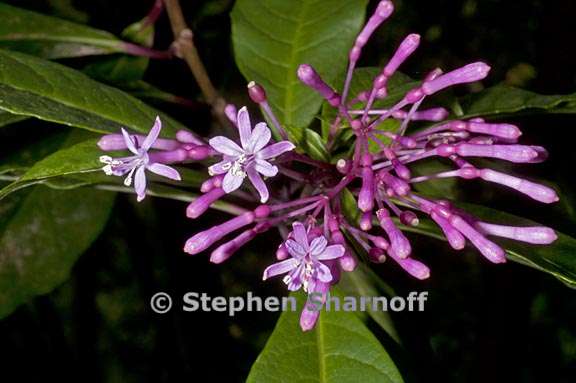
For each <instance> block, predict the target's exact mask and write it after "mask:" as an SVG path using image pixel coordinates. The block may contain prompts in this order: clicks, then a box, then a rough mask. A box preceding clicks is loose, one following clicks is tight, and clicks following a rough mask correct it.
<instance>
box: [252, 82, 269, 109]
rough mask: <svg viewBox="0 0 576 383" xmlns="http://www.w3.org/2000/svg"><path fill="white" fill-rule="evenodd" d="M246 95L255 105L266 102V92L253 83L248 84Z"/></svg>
mask: <svg viewBox="0 0 576 383" xmlns="http://www.w3.org/2000/svg"><path fill="white" fill-rule="evenodd" d="M248 95H249V96H250V98H251V99H252V101H254V102H255V103H256V104H261V103H263V102H264V101H266V91H265V90H264V88H262V87H261V86H260V85H258V84H256V83H255V82H254V81H250V82H249V83H248Z"/></svg>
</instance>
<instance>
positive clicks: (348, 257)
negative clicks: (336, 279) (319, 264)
mask: <svg viewBox="0 0 576 383" xmlns="http://www.w3.org/2000/svg"><path fill="white" fill-rule="evenodd" d="M338 263H339V264H340V267H341V268H342V270H344V271H354V270H355V269H356V266H358V261H357V260H356V258H355V257H354V256H353V255H352V254H350V252H348V251H346V252H345V253H344V255H343V256H341V257H340V258H338Z"/></svg>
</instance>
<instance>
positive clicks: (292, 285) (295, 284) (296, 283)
mask: <svg viewBox="0 0 576 383" xmlns="http://www.w3.org/2000/svg"><path fill="white" fill-rule="evenodd" d="M303 275H304V263H299V264H298V267H296V268H295V269H294V270H292V271H291V272H290V274H288V275H287V276H285V277H284V283H286V284H287V285H288V290H290V291H297V290H299V289H300V287H302V282H303V279H302V276H303Z"/></svg>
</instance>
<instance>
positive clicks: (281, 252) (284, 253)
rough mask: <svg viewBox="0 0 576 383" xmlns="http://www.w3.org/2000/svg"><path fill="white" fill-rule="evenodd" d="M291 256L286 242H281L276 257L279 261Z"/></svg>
mask: <svg viewBox="0 0 576 383" xmlns="http://www.w3.org/2000/svg"><path fill="white" fill-rule="evenodd" d="M289 256H290V253H289V252H288V250H287V249H286V246H284V243H281V244H280V246H278V250H276V259H277V260H279V261H283V260H285V259H288V257H289Z"/></svg>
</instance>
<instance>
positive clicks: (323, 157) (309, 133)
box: [290, 128, 330, 162]
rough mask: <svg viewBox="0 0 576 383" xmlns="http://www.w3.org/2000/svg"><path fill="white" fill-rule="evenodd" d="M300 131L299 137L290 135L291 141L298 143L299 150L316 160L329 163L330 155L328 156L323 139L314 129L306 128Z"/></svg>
mask: <svg viewBox="0 0 576 383" xmlns="http://www.w3.org/2000/svg"><path fill="white" fill-rule="evenodd" d="M299 131H300V132H301V134H299V135H296V134H290V140H291V141H292V142H297V143H298V144H297V147H298V149H301V150H303V151H304V152H305V153H307V154H308V155H310V157H312V158H313V159H315V160H318V161H325V162H329V161H330V154H328V150H327V149H326V146H325V145H324V142H323V141H322V137H320V135H319V134H318V133H316V132H315V131H313V130H312V129H308V128H305V129H301V130H299Z"/></svg>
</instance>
